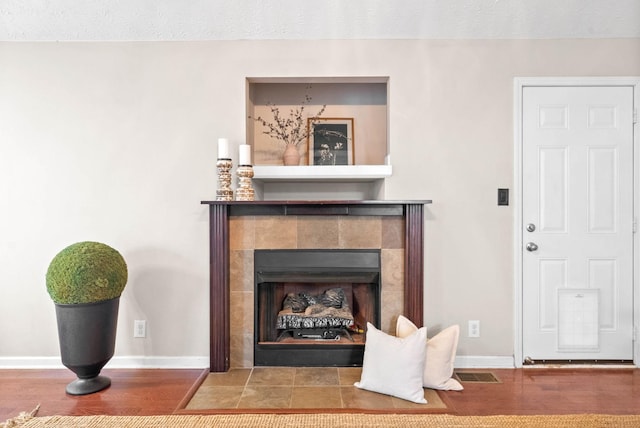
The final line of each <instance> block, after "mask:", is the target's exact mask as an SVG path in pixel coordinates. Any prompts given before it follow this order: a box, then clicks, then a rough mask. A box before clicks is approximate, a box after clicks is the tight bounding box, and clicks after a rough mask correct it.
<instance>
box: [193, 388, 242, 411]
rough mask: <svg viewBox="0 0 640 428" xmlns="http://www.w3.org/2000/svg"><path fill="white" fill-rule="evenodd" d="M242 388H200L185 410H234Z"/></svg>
mask: <svg viewBox="0 0 640 428" xmlns="http://www.w3.org/2000/svg"><path fill="white" fill-rule="evenodd" d="M243 391H244V387H243V386H204V385H203V386H201V387H200V388H199V389H198V392H197V393H196V394H195V395H194V396H193V398H192V399H191V401H189V404H188V405H187V407H186V408H187V409H192V410H193V409H235V408H237V407H238V403H239V402H240V397H241V396H242V393H243Z"/></svg>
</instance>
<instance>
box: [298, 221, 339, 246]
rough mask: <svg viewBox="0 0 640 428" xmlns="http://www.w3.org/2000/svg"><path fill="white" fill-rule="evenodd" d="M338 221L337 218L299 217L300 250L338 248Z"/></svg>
mask: <svg viewBox="0 0 640 428" xmlns="http://www.w3.org/2000/svg"><path fill="white" fill-rule="evenodd" d="M338 231H339V229H338V219H337V218H335V217H320V216H310V217H306V216H305V217H302V216H301V217H299V218H298V248H337V247H338V242H339V240H338Z"/></svg>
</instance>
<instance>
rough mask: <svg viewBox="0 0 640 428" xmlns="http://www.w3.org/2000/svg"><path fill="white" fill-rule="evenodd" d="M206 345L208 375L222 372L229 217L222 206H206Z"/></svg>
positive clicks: (226, 344) (226, 350) (226, 354)
mask: <svg viewBox="0 0 640 428" xmlns="http://www.w3.org/2000/svg"><path fill="white" fill-rule="evenodd" d="M209 207H210V208H209V228H210V229H209V272H210V274H209V275H210V284H209V308H210V314H209V318H210V320H209V323H210V326H209V328H210V330H209V335H210V338H209V343H210V352H209V359H210V366H209V371H211V372H226V371H228V370H229V361H230V349H231V344H230V331H229V329H230V327H229V214H228V207H227V206H226V205H222V204H221V205H216V204H213V205H209Z"/></svg>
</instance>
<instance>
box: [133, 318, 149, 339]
mask: <svg viewBox="0 0 640 428" xmlns="http://www.w3.org/2000/svg"><path fill="white" fill-rule="evenodd" d="M133 337H147V321H146V320H135V321H134V322H133Z"/></svg>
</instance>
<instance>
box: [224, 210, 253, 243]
mask: <svg viewBox="0 0 640 428" xmlns="http://www.w3.org/2000/svg"><path fill="white" fill-rule="evenodd" d="M254 246H255V217H252V216H242V217H230V218H229V249H230V250H247V249H250V248H253V247H254Z"/></svg>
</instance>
